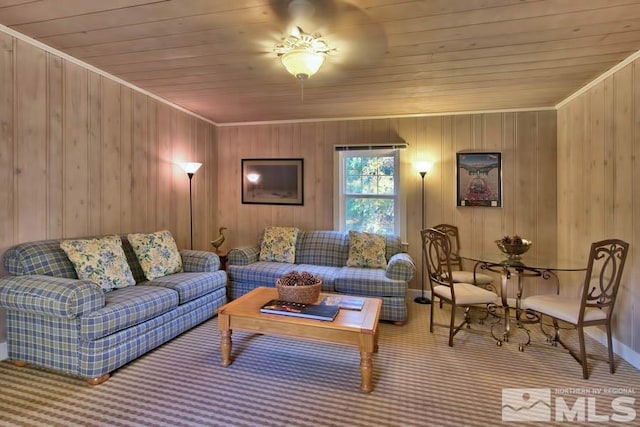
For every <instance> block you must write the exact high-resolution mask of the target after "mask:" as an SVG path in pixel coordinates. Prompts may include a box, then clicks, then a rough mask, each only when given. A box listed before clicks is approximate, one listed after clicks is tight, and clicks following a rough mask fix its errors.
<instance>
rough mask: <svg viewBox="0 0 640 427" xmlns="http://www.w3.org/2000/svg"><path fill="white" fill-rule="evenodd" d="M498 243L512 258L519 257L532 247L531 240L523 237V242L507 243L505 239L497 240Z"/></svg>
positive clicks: (499, 247)
mask: <svg viewBox="0 0 640 427" xmlns="http://www.w3.org/2000/svg"><path fill="white" fill-rule="evenodd" d="M496 245H498V249H500V250H501V251H502V252H503V253H505V254H506V255H507V256H508V257H509V258H510V259H518V258H520V255H522V254H524V253H525V252H527V251H528V250H529V248H530V247H531V241H529V240H525V239H522V242H521V243H505V242H504V241H503V240H496Z"/></svg>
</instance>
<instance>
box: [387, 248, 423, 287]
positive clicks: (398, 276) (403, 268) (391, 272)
mask: <svg viewBox="0 0 640 427" xmlns="http://www.w3.org/2000/svg"><path fill="white" fill-rule="evenodd" d="M415 275H416V264H415V263H414V262H413V258H411V256H410V255H409V254H408V253H404V252H401V253H399V254H395V255H394V256H392V257H391V259H390V260H389V262H388V263H387V270H386V271H385V276H387V278H388V279H392V280H402V281H404V282H408V281H410V280H411V279H413V276H415Z"/></svg>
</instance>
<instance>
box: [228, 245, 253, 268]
mask: <svg viewBox="0 0 640 427" xmlns="http://www.w3.org/2000/svg"><path fill="white" fill-rule="evenodd" d="M259 256H260V247H259V246H245V247H243V248H233V249H231V250H230V251H229V253H228V254H227V265H249V264H253V263H254V262H258V257H259Z"/></svg>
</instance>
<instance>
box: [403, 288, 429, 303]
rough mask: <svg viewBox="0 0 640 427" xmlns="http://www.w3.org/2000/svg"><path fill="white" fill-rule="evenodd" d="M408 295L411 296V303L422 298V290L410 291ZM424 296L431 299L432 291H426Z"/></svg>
mask: <svg viewBox="0 0 640 427" xmlns="http://www.w3.org/2000/svg"><path fill="white" fill-rule="evenodd" d="M407 294H408V295H409V298H410V299H411V301H413V300H414V299H415V298H417V297H421V296H422V291H421V290H420V289H409V290H408V292H407ZM424 296H425V297H427V298H429V299H431V291H427V290H425V291H424Z"/></svg>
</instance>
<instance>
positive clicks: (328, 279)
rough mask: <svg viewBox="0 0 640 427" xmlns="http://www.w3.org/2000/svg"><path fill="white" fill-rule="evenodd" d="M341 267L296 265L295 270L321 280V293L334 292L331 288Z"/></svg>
mask: <svg viewBox="0 0 640 427" xmlns="http://www.w3.org/2000/svg"><path fill="white" fill-rule="evenodd" d="M341 268H342V267H329V266H326V265H311V264H298V265H297V266H296V267H295V269H296V270H298V271H300V272H303V271H308V272H309V273H311V274H313V275H314V276H317V277H319V278H320V280H322V292H334V291H335V288H334V286H333V282H334V281H335V279H336V276H337V275H338V272H340V269H341Z"/></svg>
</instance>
